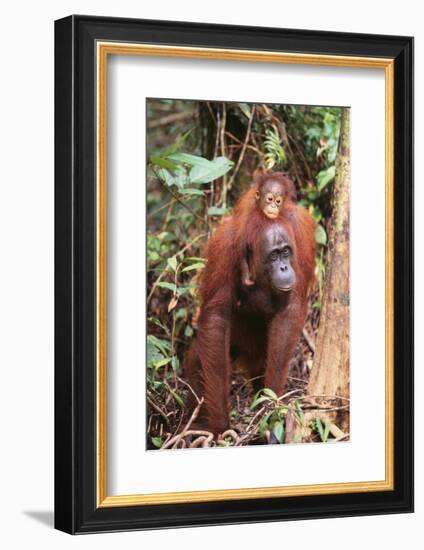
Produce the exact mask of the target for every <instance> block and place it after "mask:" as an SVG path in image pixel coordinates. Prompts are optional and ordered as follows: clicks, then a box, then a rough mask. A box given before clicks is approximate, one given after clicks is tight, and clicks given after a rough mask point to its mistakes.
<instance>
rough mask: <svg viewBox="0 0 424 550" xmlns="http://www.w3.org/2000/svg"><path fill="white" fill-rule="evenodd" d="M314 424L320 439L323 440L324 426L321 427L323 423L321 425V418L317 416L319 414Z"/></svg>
mask: <svg viewBox="0 0 424 550" xmlns="http://www.w3.org/2000/svg"><path fill="white" fill-rule="evenodd" d="M315 426H316V428H317V430H318V433H319V436H320V438H321V441H324V428H323V425H322V422H321V419H320V418H319V416H318V417H317V418H316V419H315Z"/></svg>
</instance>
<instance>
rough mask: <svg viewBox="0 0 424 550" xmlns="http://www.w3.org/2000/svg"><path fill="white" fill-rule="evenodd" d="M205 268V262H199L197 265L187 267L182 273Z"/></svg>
mask: <svg viewBox="0 0 424 550" xmlns="http://www.w3.org/2000/svg"><path fill="white" fill-rule="evenodd" d="M203 267H205V264H204V263H203V262H202V263H200V262H199V263H197V264H191V265H188V266H187V267H185V268H184V269H182V270H181V273H183V272H184V271H191V270H192V269H202V268H203Z"/></svg>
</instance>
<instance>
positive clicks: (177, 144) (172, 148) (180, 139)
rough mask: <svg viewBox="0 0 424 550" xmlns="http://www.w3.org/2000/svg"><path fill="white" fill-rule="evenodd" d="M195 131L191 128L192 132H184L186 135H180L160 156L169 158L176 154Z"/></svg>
mask: <svg viewBox="0 0 424 550" xmlns="http://www.w3.org/2000/svg"><path fill="white" fill-rule="evenodd" d="M193 130H194V128H190V130H187V132H184V134H181V135H179V136H178V138H177V140H176V142H175V143H173V144H172V145H170V146H169V147H167V148H166V149H164V150H163V151H162V153H161V155H160V156H161V157H169V156H171V155H172V154H174V153H176V152H177V151H178V150H179V149H180V147H181V146H182V145H183V143H184V141H185V140H186V139H187V137H188V136H189V135H190V134H191V132H192V131H193Z"/></svg>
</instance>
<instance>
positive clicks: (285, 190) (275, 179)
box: [236, 172, 297, 286]
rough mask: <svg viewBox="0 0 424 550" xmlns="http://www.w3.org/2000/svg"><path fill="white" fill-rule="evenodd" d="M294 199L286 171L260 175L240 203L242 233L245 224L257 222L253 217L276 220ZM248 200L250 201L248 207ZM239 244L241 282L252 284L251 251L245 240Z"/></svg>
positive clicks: (294, 194) (291, 185)
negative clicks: (240, 248)
mask: <svg viewBox="0 0 424 550" xmlns="http://www.w3.org/2000/svg"><path fill="white" fill-rule="evenodd" d="M253 197H254V200H253ZM296 199H297V196H296V189H295V187H294V184H293V182H292V180H291V178H290V176H289V175H288V174H287V173H285V172H274V173H273V174H272V175H269V174H267V175H265V176H262V177H261V178H260V179H259V180H258V181H257V182H256V184H255V185H254V186H253V187H252V189H250V191H248V192H247V194H246V197H245V200H243V201H242V203H243V204H242V205H240V206H241V210H242V211H243V212H244V218H245V219H244V223H243V224H241V226H242V230H243V234H245V229H246V227H245V224H255V223H257V221H258V220H257V219H256V220H255V217H257V216H259V217H262V216H265V217H266V218H268V219H270V220H276V219H277V218H279V217H280V216H282V215H283V211H284V209H285V208H286V209H287V207H288V205H289V204H293V203H294V202H296ZM248 202H250V203H251V205H250V207H249V206H248V204H247V203H248ZM236 213H237V208H236ZM239 244H240V246H241V247H242V250H241V263H240V269H241V279H242V284H243V285H245V286H253V285H254V284H255V280H254V277H253V273H252V268H251V266H250V265H249V264H250V260H251V251H250V250H249V247H248V245H247V243H246V242H243V241H239Z"/></svg>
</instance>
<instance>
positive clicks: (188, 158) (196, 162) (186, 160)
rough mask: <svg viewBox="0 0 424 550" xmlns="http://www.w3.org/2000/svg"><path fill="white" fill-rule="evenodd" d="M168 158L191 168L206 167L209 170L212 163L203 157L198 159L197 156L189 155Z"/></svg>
mask: <svg viewBox="0 0 424 550" xmlns="http://www.w3.org/2000/svg"><path fill="white" fill-rule="evenodd" d="M168 158H170V159H171V160H174V161H175V162H181V163H183V164H188V165H189V166H204V167H205V168H208V167H209V165H210V163H211V161H210V160H208V159H205V158H203V157H198V156H197V155H189V154H188V153H174V154H172V155H168Z"/></svg>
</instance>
